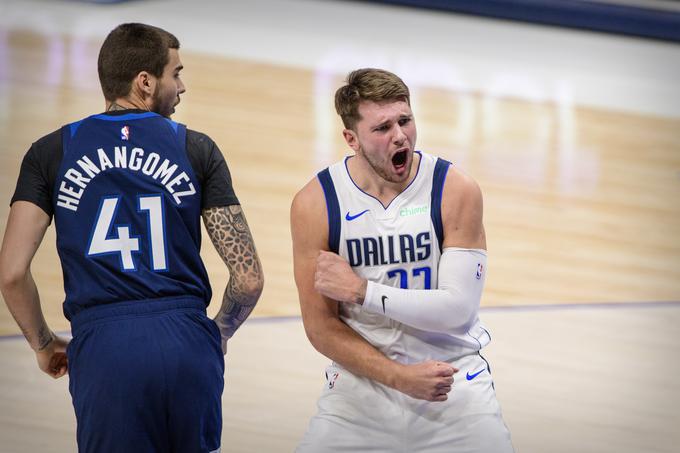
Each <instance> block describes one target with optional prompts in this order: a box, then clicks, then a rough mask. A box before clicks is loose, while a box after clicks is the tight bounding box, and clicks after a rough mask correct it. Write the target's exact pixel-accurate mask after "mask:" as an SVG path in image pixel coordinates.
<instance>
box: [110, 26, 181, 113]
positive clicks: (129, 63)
mask: <svg viewBox="0 0 680 453" xmlns="http://www.w3.org/2000/svg"><path fill="white" fill-rule="evenodd" d="M168 49H179V40H178V39H177V38H176V37H175V35H173V34H172V33H169V32H167V31H165V30H163V29H161V28H158V27H154V26H152V25H146V24H135V23H131V24H121V25H119V26H117V27H116V28H114V29H113V30H112V31H111V33H109V35H108V36H107V37H106V39H105V40H104V43H103V44H102V47H101V49H100V50H99V59H98V61H97V70H98V71H99V83H100V84H101V86H102V91H103V92H104V97H105V98H106V100H107V101H114V100H116V99H118V98H121V97H125V96H127V95H128V94H129V93H130V86H131V83H132V80H133V79H134V78H135V77H136V76H137V74H139V73H140V72H142V71H147V72H148V73H149V74H152V75H154V76H155V77H161V76H162V75H163V68H164V67H165V65H166V64H168Z"/></svg>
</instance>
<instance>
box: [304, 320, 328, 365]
mask: <svg viewBox="0 0 680 453" xmlns="http://www.w3.org/2000/svg"><path fill="white" fill-rule="evenodd" d="M303 324H304V326H305V334H307V339H308V340H309V342H310V343H311V345H312V346H313V347H314V349H316V351H317V352H319V353H320V354H322V355H325V356H326V357H328V348H327V340H328V332H327V331H326V329H324V328H319V326H316V327H314V326H310V325H309V324H307V323H304V318H303Z"/></svg>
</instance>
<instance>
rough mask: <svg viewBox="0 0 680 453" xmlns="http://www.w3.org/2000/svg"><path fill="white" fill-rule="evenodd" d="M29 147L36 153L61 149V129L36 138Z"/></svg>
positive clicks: (53, 151)
mask: <svg viewBox="0 0 680 453" xmlns="http://www.w3.org/2000/svg"><path fill="white" fill-rule="evenodd" d="M31 149H32V150H34V151H33V152H36V153H38V154H45V153H55V152H58V151H61V150H62V149H63V143H62V139H61V129H57V130H56V131H53V132H50V133H49V134H47V135H44V136H42V137H40V138H39V139H38V140H36V141H35V142H34V143H33V145H32V146H31Z"/></svg>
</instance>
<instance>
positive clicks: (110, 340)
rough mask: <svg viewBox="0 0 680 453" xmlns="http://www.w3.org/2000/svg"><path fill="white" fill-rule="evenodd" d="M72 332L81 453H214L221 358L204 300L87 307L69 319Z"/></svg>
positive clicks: (71, 373)
mask: <svg viewBox="0 0 680 453" xmlns="http://www.w3.org/2000/svg"><path fill="white" fill-rule="evenodd" d="M72 331H73V340H72V341H71V343H70V344H69V346H68V350H67V354H68V364H69V391H70V392H71V397H72V399H73V407H74V409H75V413H76V419H77V423H78V428H77V439H78V450H79V452H81V453H83V452H85V453H90V452H98V453H101V452H121V453H123V452H125V453H130V452H139V453H147V452H149V453H150V452H182V453H185V452H186V453H191V452H202V453H203V452H206V453H207V452H216V451H219V449H220V438H221V432H222V390H223V389H224V356H223V355H222V350H221V346H220V332H219V329H218V328H217V325H216V324H215V323H214V322H213V321H212V320H211V319H209V318H208V317H207V316H206V313H205V304H204V302H203V301H201V300H199V299H194V298H191V297H188V298H165V299H154V300H142V301H134V302H125V303H116V304H110V305H105V306H100V307H94V308H89V309H87V310H84V311H83V312H81V313H79V314H78V315H76V316H75V317H74V319H72Z"/></svg>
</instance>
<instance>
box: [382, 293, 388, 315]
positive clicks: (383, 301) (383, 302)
mask: <svg viewBox="0 0 680 453" xmlns="http://www.w3.org/2000/svg"><path fill="white" fill-rule="evenodd" d="M386 300H387V296H382V304H383V313H385V301H386Z"/></svg>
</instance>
